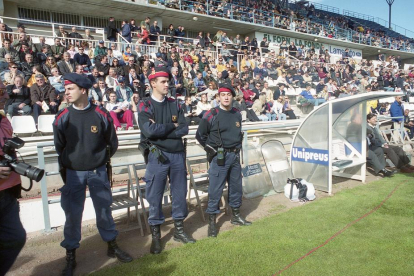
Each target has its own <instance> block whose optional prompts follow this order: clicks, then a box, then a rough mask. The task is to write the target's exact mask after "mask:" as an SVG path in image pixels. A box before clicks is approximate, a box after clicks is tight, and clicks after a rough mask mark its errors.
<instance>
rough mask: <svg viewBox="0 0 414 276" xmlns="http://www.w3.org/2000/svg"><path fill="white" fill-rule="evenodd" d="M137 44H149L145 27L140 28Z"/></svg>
mask: <svg viewBox="0 0 414 276" xmlns="http://www.w3.org/2000/svg"><path fill="white" fill-rule="evenodd" d="M137 44H144V45H147V44H151V40H150V38H149V31H148V30H147V27H146V26H145V25H143V26H141V33H140V34H138V40H137Z"/></svg>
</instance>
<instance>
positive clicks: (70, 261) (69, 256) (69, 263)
mask: <svg viewBox="0 0 414 276" xmlns="http://www.w3.org/2000/svg"><path fill="white" fill-rule="evenodd" d="M75 251H76V249H72V250H66V266H65V268H64V269H63V271H62V275H63V276H72V275H73V271H74V270H75V267H76V254H75Z"/></svg>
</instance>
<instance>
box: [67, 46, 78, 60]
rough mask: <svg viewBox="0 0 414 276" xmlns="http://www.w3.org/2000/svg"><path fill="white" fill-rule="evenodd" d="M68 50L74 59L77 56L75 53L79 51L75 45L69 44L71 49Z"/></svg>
mask: <svg viewBox="0 0 414 276" xmlns="http://www.w3.org/2000/svg"><path fill="white" fill-rule="evenodd" d="M67 52H68V53H69V55H70V58H72V59H73V58H74V57H75V54H76V53H77V51H76V50H75V45H72V44H71V45H69V50H67Z"/></svg>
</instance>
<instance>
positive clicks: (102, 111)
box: [95, 105, 108, 118]
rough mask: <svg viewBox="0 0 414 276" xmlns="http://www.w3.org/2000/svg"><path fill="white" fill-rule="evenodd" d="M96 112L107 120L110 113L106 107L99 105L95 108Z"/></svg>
mask: <svg viewBox="0 0 414 276" xmlns="http://www.w3.org/2000/svg"><path fill="white" fill-rule="evenodd" d="M95 112H97V113H98V114H101V115H102V116H104V117H105V118H108V111H107V110H106V109H105V108H104V107H101V106H99V105H97V106H96V107H95Z"/></svg>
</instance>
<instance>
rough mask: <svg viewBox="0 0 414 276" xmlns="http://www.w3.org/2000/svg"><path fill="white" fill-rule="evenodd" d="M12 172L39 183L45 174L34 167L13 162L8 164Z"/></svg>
mask: <svg viewBox="0 0 414 276" xmlns="http://www.w3.org/2000/svg"><path fill="white" fill-rule="evenodd" d="M10 165H11V166H12V168H13V169H14V171H15V172H16V173H18V174H20V175H23V176H27V177H28V178H30V179H32V180H34V181H36V182H39V181H40V180H41V179H42V178H43V175H44V174H45V171H44V170H42V169H39V168H36V167H32V166H30V165H29V164H26V163H23V162H13V163H10Z"/></svg>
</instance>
